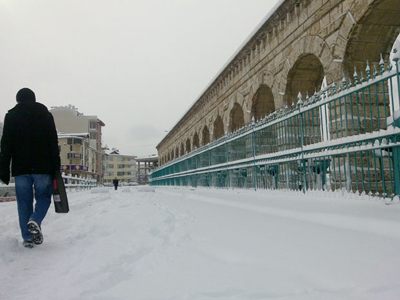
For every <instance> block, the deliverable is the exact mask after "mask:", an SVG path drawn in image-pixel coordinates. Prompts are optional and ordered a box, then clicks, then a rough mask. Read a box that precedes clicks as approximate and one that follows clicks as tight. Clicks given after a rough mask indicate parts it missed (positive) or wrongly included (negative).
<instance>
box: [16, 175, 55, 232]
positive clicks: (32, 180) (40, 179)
mask: <svg viewBox="0 0 400 300" xmlns="http://www.w3.org/2000/svg"><path fill="white" fill-rule="evenodd" d="M15 192H16V195H17V205H18V216H19V227H20V228H21V234H22V238H23V239H24V240H30V239H31V234H30V232H29V231H28V228H27V223H28V221H29V220H31V219H32V220H34V221H35V222H36V223H38V225H39V226H41V224H42V221H43V219H44V217H45V216H46V213H47V211H48V209H49V207H50V204H51V195H52V193H53V185H52V179H51V175H48V174H29V175H20V176H15ZM34 195H35V199H36V204H35V210H33V196H34Z"/></svg>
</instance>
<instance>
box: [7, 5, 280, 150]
mask: <svg viewBox="0 0 400 300" xmlns="http://www.w3.org/2000/svg"><path fill="white" fill-rule="evenodd" d="M276 2H278V0H109V1H106V0H80V1H76V0H68V1H65V0H0V57H1V66H0V76H1V81H0V119H1V121H3V119H4V115H5V113H6V112H7V110H8V109H10V108H12V107H13V106H14V105H15V94H16V93H17V91H18V90H19V89H20V88H22V87H29V88H31V89H32V90H33V91H34V92H35V93H36V98H37V101H38V102H41V103H43V104H45V105H46V106H47V107H48V108H49V109H50V107H52V106H67V105H68V104H72V105H75V106H76V107H78V109H79V111H80V112H81V113H84V114H85V115H97V116H98V117H99V118H100V119H101V120H102V121H103V122H104V123H105V124H106V126H105V127H104V128H103V145H108V146H109V147H116V148H118V149H120V151H121V152H123V153H126V154H135V155H147V154H153V153H156V149H155V146H156V145H157V144H158V143H159V142H160V141H161V139H162V138H163V137H164V136H165V134H166V132H165V131H166V130H169V129H171V128H172V127H173V126H174V125H175V124H176V123H177V121H178V120H179V118H180V117H181V116H182V115H183V113H184V112H185V111H186V110H187V109H188V108H189V106H190V105H191V104H192V103H193V102H194V101H195V100H196V99H197V98H198V97H199V95H200V93H201V92H202V91H203V90H204V88H205V87H206V86H207V85H208V84H209V83H210V81H211V80H212V79H213V78H214V76H215V75H216V74H217V72H218V71H220V69H221V68H222V66H223V65H224V64H225V63H226V62H227V60H228V59H229V58H230V57H231V55H232V54H233V53H234V52H235V51H236V50H237V49H238V48H239V46H240V45H241V44H242V43H243V41H244V40H245V39H246V38H247V37H248V36H249V34H250V33H251V32H252V31H253V29H254V28H255V27H256V26H257V25H258V24H259V23H260V21H261V20H262V19H263V18H264V17H265V16H266V15H267V14H268V12H269V11H270V10H271V9H272V8H273V7H274V5H275V3H276Z"/></svg>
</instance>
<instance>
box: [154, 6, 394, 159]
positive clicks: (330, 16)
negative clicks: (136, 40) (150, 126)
mask: <svg viewBox="0 0 400 300" xmlns="http://www.w3.org/2000/svg"><path fill="white" fill-rule="evenodd" d="M399 16H400V1H399V0H302V1H299V0H285V1H284V0H282V1H280V2H279V3H278V4H277V6H275V9H274V10H273V11H272V12H271V13H270V14H268V15H267V16H266V18H265V19H264V20H263V22H262V23H261V24H260V25H259V27H258V28H257V29H256V30H255V31H254V32H255V34H254V35H252V36H250V37H249V38H248V39H247V40H246V41H245V43H244V46H243V47H242V48H240V49H239V50H238V51H237V52H236V53H235V55H234V56H233V57H232V59H231V60H230V61H229V62H228V63H227V64H226V65H225V66H224V67H223V69H222V71H221V72H220V73H219V74H217V76H216V78H215V80H214V81H213V82H212V83H211V84H210V85H209V86H208V87H207V88H206V89H205V91H204V93H203V94H202V95H200V97H199V98H198V99H197V101H196V102H195V103H194V104H193V106H192V107H190V108H189V110H188V111H187V112H186V114H185V115H184V116H183V118H182V119H180V120H179V121H178V122H177V124H176V125H175V126H174V127H173V129H172V130H171V131H170V132H169V133H168V134H167V135H166V136H165V138H164V139H163V140H162V141H161V142H160V143H159V144H158V146H157V150H158V154H159V163H160V165H163V164H165V163H167V162H169V161H171V160H173V159H175V158H177V157H179V156H181V155H183V154H185V153H188V152H190V151H192V150H194V149H195V148H198V147H201V146H203V145H206V144H208V143H209V142H211V141H213V140H216V139H218V138H220V137H221V136H223V135H225V134H227V133H230V132H234V131H235V130H237V129H238V128H240V127H241V126H243V125H244V124H248V123H250V122H251V120H252V118H253V117H254V118H255V119H256V120H259V119H260V118H263V117H264V116H266V115H268V114H270V113H273V112H274V111H275V110H278V109H280V108H283V107H285V105H286V104H288V105H289V106H290V105H292V103H296V102H297V94H298V93H299V92H301V93H302V95H304V96H306V95H307V94H308V95H311V94H314V92H315V90H319V89H320V87H321V84H322V81H323V79H324V77H325V76H326V79H327V82H328V84H329V83H332V82H333V81H335V82H337V81H340V80H341V78H342V77H343V76H349V75H352V74H353V73H354V67H356V68H357V69H358V70H361V71H364V70H365V64H366V61H369V64H370V65H371V66H375V65H378V63H379V60H380V55H382V57H383V59H384V60H385V61H387V60H388V57H389V54H390V50H391V48H392V46H393V44H394V41H395V40H396V38H397V36H398V35H399V33H400V17H399ZM188 101H190V99H188Z"/></svg>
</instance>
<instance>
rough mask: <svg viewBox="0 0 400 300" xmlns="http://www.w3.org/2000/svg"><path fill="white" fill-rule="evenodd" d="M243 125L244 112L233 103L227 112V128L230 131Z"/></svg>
mask: <svg viewBox="0 0 400 300" xmlns="http://www.w3.org/2000/svg"><path fill="white" fill-rule="evenodd" d="M243 125H244V114H243V109H242V107H241V106H240V105H239V104H238V103H235V104H234V105H233V107H232V109H231V111H230V114H229V129H230V131H231V132H234V131H236V130H238V129H239V128H241V127H243Z"/></svg>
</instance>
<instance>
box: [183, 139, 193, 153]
mask: <svg viewBox="0 0 400 300" xmlns="http://www.w3.org/2000/svg"><path fill="white" fill-rule="evenodd" d="M185 150H186V153H189V152H190V151H192V150H191V147H190V139H189V138H188V139H187V140H186V148H185Z"/></svg>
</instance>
